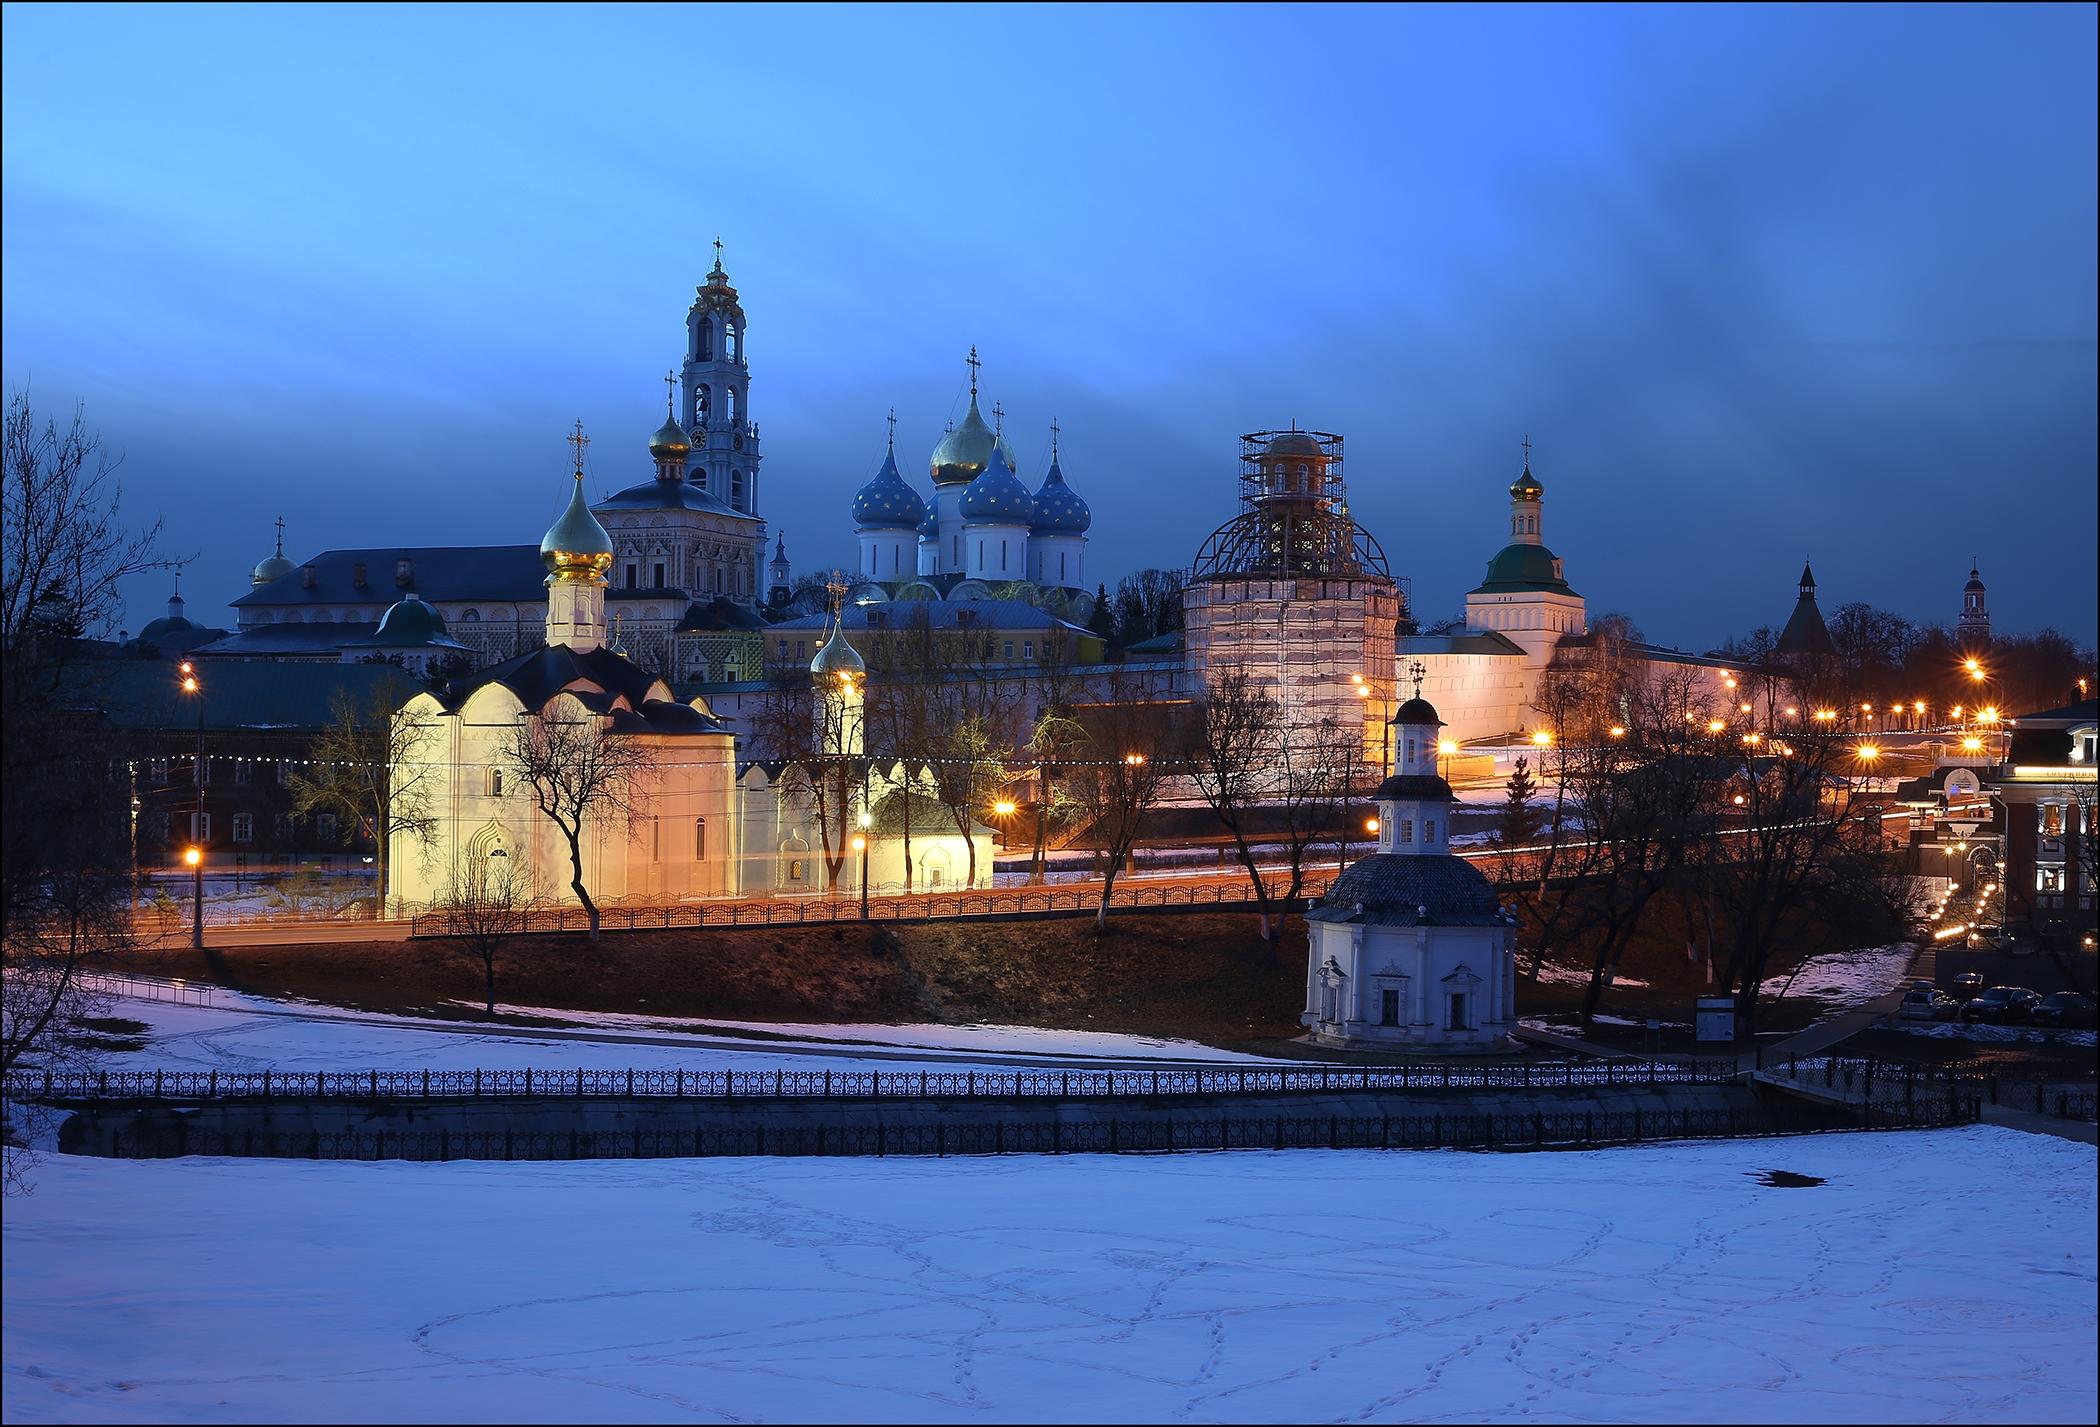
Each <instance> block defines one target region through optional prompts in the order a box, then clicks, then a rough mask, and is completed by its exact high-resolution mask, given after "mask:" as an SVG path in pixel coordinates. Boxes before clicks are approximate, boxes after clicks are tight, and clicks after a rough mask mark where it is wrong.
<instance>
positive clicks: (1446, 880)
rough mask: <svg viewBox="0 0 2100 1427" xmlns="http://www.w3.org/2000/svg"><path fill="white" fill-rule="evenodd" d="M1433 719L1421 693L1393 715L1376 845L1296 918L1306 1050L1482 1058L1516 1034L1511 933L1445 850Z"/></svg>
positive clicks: (1509, 923)
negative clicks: (1302, 937) (1301, 944)
mask: <svg viewBox="0 0 2100 1427" xmlns="http://www.w3.org/2000/svg"><path fill="white" fill-rule="evenodd" d="M1441 729H1442V721H1441V720H1440V719H1439V718H1438V717H1437V711H1436V710H1435V709H1434V708H1432V707H1431V706H1430V705H1429V703H1428V702H1427V701H1426V700H1424V699H1423V698H1422V697H1421V695H1420V694H1417V695H1416V696H1415V697H1414V698H1411V699H1409V700H1408V701H1407V702H1406V703H1404V704H1402V705H1401V706H1400V708H1399V710H1398V712H1396V713H1395V714H1394V716H1393V721H1392V730H1393V774H1392V776H1391V777H1389V778H1387V779H1386V780H1385V782H1384V783H1383V784H1381V785H1380V786H1379V788H1378V791H1377V792H1376V793H1375V794H1373V798H1374V800H1375V801H1376V803H1377V805H1378V846H1377V850H1376V851H1374V852H1372V853H1371V854H1370V855H1368V856H1366V857H1362V858H1359V859H1358V860H1357V861H1356V862H1354V863H1352V864H1351V865H1350V866H1349V868H1348V869H1347V870H1346V871H1344V872H1343V873H1342V875H1341V876H1340V877H1337V878H1336V879H1335V881H1334V885H1333V886H1331V887H1330V888H1329V889H1328V891H1327V895H1326V896H1324V897H1323V898H1321V899H1320V902H1319V904H1318V905H1317V906H1315V907H1314V908H1312V910H1310V911H1308V912H1307V913H1306V914H1305V921H1306V932H1307V936H1306V943H1307V947H1306V972H1305V1011H1304V1014H1303V1015H1302V1016H1301V1017H1300V1021H1301V1023H1302V1024H1303V1025H1304V1026H1305V1028H1306V1034H1307V1038H1308V1039H1309V1040H1311V1041H1312V1042H1313V1043H1314V1044H1316V1045H1321V1046H1331V1047H1338V1048H1347V1049H1369V1050H1391V1051H1439V1052H1441V1051H1472V1052H1476V1053H1477V1052H1492V1051H1499V1050H1502V1049H1504V1048H1506V1047H1507V1046H1508V1044H1509V1036H1510V1033H1511V1032H1512V1031H1514V1030H1515V1029H1516V1024H1517V1018H1516V958H1515V951H1514V948H1515V945H1516V927H1515V925H1514V922H1513V920H1512V919H1511V917H1510V916H1509V915H1508V914H1507V913H1505V912H1504V911H1503V910H1502V906H1501V902H1500V900H1499V899H1498V898H1497V897H1496V895H1495V889H1494V886H1493V884H1492V883H1490V882H1489V881H1488V879H1487V877H1486V876H1485V875H1484V874H1483V873H1482V872H1481V871H1480V870H1479V869H1478V868H1476V867H1475V866H1473V864H1472V863H1470V862H1467V861H1465V860H1464V859H1462V858H1459V857H1454V856H1453V855H1452V853H1451V806H1452V803H1453V801H1454V800H1453V797H1452V793H1451V785H1450V784H1448V783H1446V782H1445V781H1444V780H1443V778H1442V777H1440V776H1438V774H1437V746H1438V741H1439V736H1440V732H1441Z"/></svg>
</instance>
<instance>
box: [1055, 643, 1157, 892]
mask: <svg viewBox="0 0 2100 1427" xmlns="http://www.w3.org/2000/svg"><path fill="white" fill-rule="evenodd" d="M1109 694H1110V700H1111V701H1110V702H1108V703H1103V704H1095V705H1092V706H1091V707H1088V708H1086V709H1084V710H1082V711H1081V712H1080V723H1081V724H1082V725H1083V726H1084V727H1085V728H1086V730H1087V739H1088V747H1087V749H1086V750H1085V753H1086V756H1085V757H1084V759H1082V760H1081V761H1080V762H1079V764H1078V766H1077V767H1076V768H1073V769H1072V770H1071V773H1072V775H1073V776H1072V780H1071V781H1072V783H1073V785H1074V787H1075V790H1076V791H1077V793H1078V795H1079V798H1080V800H1081V801H1082V802H1084V803H1085V804H1086V805H1087V806H1088V807H1090V808H1092V809H1093V813H1094V820H1093V831H1094V836H1095V837H1096V838H1097V839H1098V840H1099V842H1100V844H1101V851H1102V855H1103V858H1104V860H1105V862H1106V867H1105V869H1104V873H1103V876H1102V881H1101V904H1100V906H1099V907H1098V908H1097V909H1096V911H1095V913H1094V928H1095V930H1096V931H1106V930H1107V929H1108V905H1109V899H1110V898H1111V897H1112V896H1113V895H1114V894H1115V888H1116V877H1117V875H1118V874H1119V873H1120V872H1121V871H1122V870H1123V867H1124V865H1125V864H1126V863H1127V862H1128V861H1129V858H1130V854H1131V850H1132V849H1133V848H1135V847H1136V846H1137V840H1138V836H1139V834H1140V833H1141V832H1142V831H1143V829H1144V824H1145V819H1146V817H1147V816H1148V815H1149V814H1150V813H1151V811H1152V809H1153V808H1155V807H1156V806H1158V804H1159V798H1160V790H1161V787H1162V785H1163V784H1164V783H1165V781H1166V777H1167V767H1166V764H1167V759H1166V758H1165V757H1164V756H1163V755H1164V754H1165V753H1167V752H1168V751H1169V750H1170V749H1171V748H1172V746H1173V739H1172V736H1171V733H1170V731H1169V728H1168V725H1167V723H1166V718H1165V710H1163V709H1162V708H1161V706H1159V705H1157V704H1151V703H1146V702H1143V701H1142V700H1141V696H1140V691H1139V690H1138V689H1137V688H1135V687H1134V686H1130V685H1128V684H1126V683H1125V682H1124V681H1122V680H1118V681H1116V682H1115V683H1114V684H1112V685H1111V687H1110V690H1109Z"/></svg>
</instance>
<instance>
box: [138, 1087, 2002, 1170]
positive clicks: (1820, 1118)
mask: <svg viewBox="0 0 2100 1427" xmlns="http://www.w3.org/2000/svg"><path fill="white" fill-rule="evenodd" d="M1975 1119H1976V1103H1975V1101H1974V1100H1972V1099H1955V1100H1950V1101H1948V1102H1945V1103H1939V1104H1932V1105H1927V1106H1923V1107H1920V1108H1918V1109H1916V1110H1913V1111H1909V1112H1904V1111H1882V1110H1877V1109H1875V1108H1873V1107H1868V1109H1867V1111H1866V1113H1865V1114H1864V1115H1863V1116H1852V1115H1848V1114H1845V1113H1843V1112H1841V1111H1838V1112H1833V1111H1831V1110H1817V1109H1815V1108H1813V1107H1792V1106H1788V1107H1760V1108H1755V1109H1738V1108H1733V1107H1725V1108H1713V1107H1686V1108H1683V1109H1671V1110H1663V1109H1651V1110H1638V1109H1637V1110H1631V1111H1584V1112H1580V1113H1555V1114H1543V1113H1538V1114H1509V1115H1492V1114H1484V1115H1368V1116H1348V1115H1270V1116H1255V1117H1234V1116H1225V1115H1172V1116H1148V1117H1146V1118H1143V1119H1129V1120H1124V1119H1115V1118H1110V1119H1105V1120H1104V1119H1088V1120H1083V1121H1074V1122H1071V1123H1066V1122H1063V1121H1060V1120H1055V1119H1046V1118H1042V1117H1037V1118H1034V1119H1029V1120H1018V1121H1007V1120H976V1121H971V1122H968V1123H956V1124H949V1123H946V1122H935V1123H933V1124H896V1125H893V1124H883V1123H876V1124H799V1123H798V1124H794V1125H784V1126H783V1125H770V1126H769V1125H765V1124H758V1123H754V1124H740V1125H730V1126H723V1127H719V1128H693V1129H669V1128H658V1129H649V1128H640V1127H637V1128H634V1129H627V1130H598V1131H592V1130H582V1129H578V1130H572V1131H566V1132H564V1131H551V1132H549V1131H526V1130H472V1131H466V1130H442V1129H440V1130H415V1131H405V1132H403V1131H388V1130H372V1131H356V1132H349V1131H344V1132H339V1133H328V1132H322V1131H310V1132H305V1133H300V1132H284V1133H280V1132H272V1131H267V1130H262V1131H258V1130H252V1129H233V1130H215V1129H210V1128H199V1127H193V1126H191V1125H188V1124H185V1123H178V1124H175V1125H173V1126H167V1127H152V1126H148V1127H130V1126H123V1127H116V1128H115V1129H114V1130H113V1137H112V1140H111V1142H110V1144H111V1147H110V1151H109V1152H110V1153H111V1154H113V1155H115V1156H117V1157H120V1158H141V1159H150V1158H164V1157H171V1156H180V1155H192V1154H201V1155H241V1156H257V1155H259V1156H269V1157H278V1158H298V1159H358V1160H379V1159H408V1160H455V1159H469V1160H492V1159H493V1160H575V1159H667V1158H681V1159H683V1158H701V1157H709V1156H716V1155H744V1156H748V1155H934V1156H944V1155H981V1154H1133V1153H1169V1152H1176V1151H1195V1150H1257V1149H1268V1150H1287V1149H1383V1150H1401V1149H1469V1150H1544V1149H1570V1148H1593V1147H1598V1146H1604V1145H1625V1144H1644V1143H1648V1142H1651V1141H1657V1140H1693V1139H1740V1138H1744V1137H1748V1136H1768V1135H1800V1134H1816V1133H1823V1132H1826V1131H1835V1130H1852V1129H1933V1128H1941V1127H1944V1126H1949V1125H1966V1124H1970V1123H1973V1122H1974V1120H1975Z"/></svg>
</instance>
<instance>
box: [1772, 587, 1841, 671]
mask: <svg viewBox="0 0 2100 1427" xmlns="http://www.w3.org/2000/svg"><path fill="white" fill-rule="evenodd" d="M1801 574H1802V576H1803V578H1804V581H1805V579H1806V577H1807V575H1808V571H1807V570H1805V569H1804V570H1802V572H1801ZM1810 588H1813V587H1812V586H1811V587H1810ZM1772 652H1773V653H1775V654H1835V653H1837V645H1835V644H1834V643H1832V642H1831V639H1830V629H1829V627H1828V626H1827V625H1825V624H1824V623H1823V611H1821V610H1819V609H1817V608H1816V597H1815V596H1814V595H1813V594H1811V593H1809V590H1808V589H1804V590H1803V591H1802V593H1801V597H1800V598H1799V599H1797V600H1795V601H1794V612H1793V613H1792V614H1790V615H1788V616H1787V620H1786V628H1785V629H1782V630H1780V631H1779V642H1778V643H1777V644H1775V645H1773V646H1772Z"/></svg>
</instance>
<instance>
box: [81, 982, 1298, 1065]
mask: <svg viewBox="0 0 2100 1427" xmlns="http://www.w3.org/2000/svg"><path fill="white" fill-rule="evenodd" d="M504 1009H506V1010H515V1011H520V1012H525V1013H529V1014H533V1015H545V1016H547V1017H549V1018H557V1019H560V1020H563V1021H566V1022H568V1023H570V1024H571V1025H572V1026H574V1027H575V1028H576V1029H574V1030H571V1031H563V1030H560V1029H553V1030H549V1031H545V1032H541V1031H538V1030H537V1029H535V1030H534V1031H531V1032H526V1031H523V1030H520V1029H519V1028H516V1027H510V1026H499V1025H493V1024H491V1023H488V1022H481V1023H478V1024H477V1023H475V1022H471V1021H469V1022H452V1021H431V1020H416V1019H412V1018H409V1017H401V1016H381V1015H372V1014H366V1013H362V1012H358V1011H350V1010H345V1009H342V1008H340V1007H334V1006H323V1005H316V1004H313V1003H310V1002H292V1001H275V1000H270V999H267V998H264V997H260V996H244V995H241V994H239V993H238V992H229V991H222V990H214V991H213V993H212V1003H211V1004H210V1005H209V1006H193V1005H175V1004H170V1003H167V1002H162V1001H153V1000H146V999H141V998H139V997H132V996H120V997H117V998H115V999H113V1000H112V1001H111V1002H110V1003H109V1007H108V1009H107V1010H106V1011H105V1012H104V1013H103V1014H105V1015H108V1016H112V1017H122V1018H125V1019H129V1020H135V1021H140V1022H143V1023H144V1024H145V1025H146V1026H147V1031H146V1033H145V1035H144V1036H143V1037H141V1039H143V1040H144V1041H145V1046H144V1047H143V1048H142V1049H140V1050H135V1051H109V1052H106V1053H104V1054H103V1055H102V1058H101V1061H100V1064H101V1065H102V1066H103V1067H104V1068H106V1069H110V1070H154V1069H168V1070H213V1069H217V1070H333V1071H347V1070H410V1069H422V1068H424V1067H428V1068H430V1069H433V1070H471V1069H475V1068H481V1069H489V1070H497V1069H506V1068H507V1069H517V1068H521V1067H524V1066H531V1067H532V1068H533V1069H535V1070H555V1069H561V1070H569V1069H575V1068H578V1067H582V1068H584V1069H625V1068H627V1067H629V1066H632V1067H633V1068H635V1069H637V1070H647V1069H663V1070H670V1069H688V1070H701V1069H711V1068H712V1069H719V1068H721V1067H722V1066H723V1065H724V1064H729V1065H733V1066H734V1067H735V1068H736V1069H738V1070H769V1069H773V1068H775V1067H779V1068H784V1069H788V1070H824V1069H851V1068H859V1069H867V1068H868V1067H869V1066H870V1065H871V1064H873V1063H875V1062H876V1061H878V1060H879V1062H880V1065H881V1066H882V1067H883V1068H885V1069H890V1068H901V1067H903V1066H906V1065H928V1066H939V1065H943V1064H949V1065H953V1064H962V1063H974V1064H983V1063H1011V1062H1015V1061H1019V1062H1023V1063H1030V1064H1036V1063H1053V1062H1054V1061H1055V1060H1057V1059H1058V1058H1064V1059H1069V1060H1073V1061H1094V1060H1114V1061H1161V1062H1164V1061H1202V1062H1206V1063H1216V1062H1220V1061H1230V1062H1234V1063H1246V1064H1257V1063H1268V1062H1264V1061H1262V1059H1261V1057H1258V1056H1250V1055H1237V1054H1234V1053H1232V1052H1229V1051H1222V1050H1217V1049H1214V1048H1213V1047H1210V1046H1206V1045H1201V1044H1198V1043H1197V1042H1195V1041H1172V1040H1159V1039H1153V1038H1150V1037H1145V1036H1128V1035H1111V1034H1107V1033H1104V1032H1098V1031H1051V1030H1039V1029H1036V1028H1033V1027H1028V1026H918V1025H904V1026H883V1025H852V1026H834V1025H774V1024H771V1023H767V1022H757V1021H750V1022H746V1021H716V1022H689V1021H663V1020H653V1019H651V1018H649V1017H645V1016H630V1015H625V1014H611V1013H606V1014H594V1013H591V1012H577V1011H553V1010H549V1011H537V1010H534V1009H533V1008H531V1007H505V1008H504ZM710 1026H712V1027H714V1028H715V1029H716V1030H717V1031H728V1030H729V1029H731V1028H748V1029H752V1030H762V1031H766V1032H769V1033H772V1034H773V1035H777V1036H779V1037H780V1039H777V1040H776V1039H766V1040H755V1039H752V1038H749V1037H745V1036H737V1035H733V1034H715V1035H708V1034H705V1031H706V1030H707V1028H708V1027H710ZM1293 1063H1294V1064H1295V1063H1296V1062H1293Z"/></svg>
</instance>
